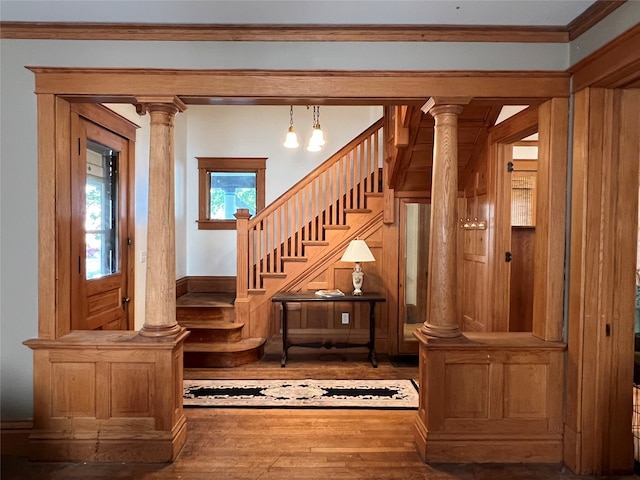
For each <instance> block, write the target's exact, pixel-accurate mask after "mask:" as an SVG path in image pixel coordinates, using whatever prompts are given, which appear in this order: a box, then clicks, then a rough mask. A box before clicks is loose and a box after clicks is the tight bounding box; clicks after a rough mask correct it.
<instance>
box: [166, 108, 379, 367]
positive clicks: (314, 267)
mask: <svg viewBox="0 0 640 480" xmlns="http://www.w3.org/2000/svg"><path fill="white" fill-rule="evenodd" d="M382 126H383V120H382V119H380V120H378V121H377V122H376V123H374V124H373V125H372V126H371V127H369V128H368V129H367V130H365V131H364V132H363V133H361V134H360V135H359V136H358V137H356V138H355V139H354V140H352V141H351V142H350V143H349V144H347V145H346V146H345V147H343V148H342V149H341V150H339V151H338V152H337V153H336V154H334V155H333V156H331V157H330V158H329V159H328V160H326V161H325V162H324V163H323V164H322V165H320V166H319V167H318V168H316V169H315V170H314V171H312V172H311V173H310V174H309V175H307V176H306V177H305V178H303V179H302V180H301V181H300V182H298V183H297V184H296V185H294V186H293V187H292V188H290V189H289V190H288V191H287V192H285V193H284V194H283V195H282V196H280V198H278V199H277V200H276V201H274V202H273V203H272V204H271V205H269V206H268V207H267V208H265V209H264V210H263V211H262V212H260V213H259V214H258V215H257V216H256V217H254V218H252V219H250V218H249V212H248V210H243V209H240V210H238V213H237V214H236V218H237V222H236V230H237V238H238V248H237V256H238V269H237V275H236V295H235V298H233V295H232V294H226V295H225V294H219V295H217V296H216V295H215V294H197V293H195V294H187V295H183V296H181V297H180V298H179V299H178V303H177V308H176V311H177V320H178V323H179V324H180V325H182V326H183V327H185V328H187V329H188V330H190V331H191V334H190V335H189V337H187V340H186V342H185V356H184V362H185V363H184V366H185V368H208V367H231V366H238V365H242V364H246V363H250V362H254V361H257V360H259V359H260V358H261V357H262V355H263V353H264V344H265V343H266V339H267V338H268V337H269V336H271V335H272V334H273V333H275V332H271V331H270V327H269V323H270V322H269V318H270V312H271V311H272V310H273V306H272V304H271V297H272V296H273V294H275V293H276V292H279V291H287V290H289V289H292V288H295V287H296V286H297V285H298V284H300V283H301V282H304V281H305V279H308V278H312V277H313V276H314V275H317V274H318V272H321V271H322V270H323V269H325V268H326V267H327V265H329V264H330V263H332V262H336V261H337V260H339V259H340V257H341V256H342V254H343V253H344V250H345V249H346V247H347V245H348V244H349V242H350V241H351V240H352V239H354V238H356V237H357V236H362V237H366V236H367V235H368V234H369V233H370V232H371V231H373V230H375V229H377V228H379V227H380V225H381V223H382V215H383V204H384V197H383V168H384V161H383V150H384V148H383V142H382Z"/></svg>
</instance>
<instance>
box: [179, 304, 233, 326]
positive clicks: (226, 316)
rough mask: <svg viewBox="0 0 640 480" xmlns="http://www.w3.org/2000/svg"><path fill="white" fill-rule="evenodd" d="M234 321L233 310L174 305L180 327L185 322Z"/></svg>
mask: <svg viewBox="0 0 640 480" xmlns="http://www.w3.org/2000/svg"><path fill="white" fill-rule="evenodd" d="M234 319H235V310H234V309H233V306H231V308H225V307H214V306H184V305H176V320H177V321H178V323H179V324H180V325H184V323H185V322H195V321H203V322H207V321H209V322H213V321H220V322H227V323H233V321H234Z"/></svg>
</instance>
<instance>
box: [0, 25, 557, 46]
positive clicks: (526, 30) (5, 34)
mask: <svg viewBox="0 0 640 480" xmlns="http://www.w3.org/2000/svg"><path fill="white" fill-rule="evenodd" d="M0 38H3V39H25V40H138V41H208V42H515V43H566V42H568V41H569V32H568V31H567V29H566V27H538V26H533V27H512V26H497V25H496V26H491V25H483V26H466V25H420V26H417V25H204V24H188V25H187V24H144V23H132V24H123V23H64V22H37V23H33V22H0Z"/></svg>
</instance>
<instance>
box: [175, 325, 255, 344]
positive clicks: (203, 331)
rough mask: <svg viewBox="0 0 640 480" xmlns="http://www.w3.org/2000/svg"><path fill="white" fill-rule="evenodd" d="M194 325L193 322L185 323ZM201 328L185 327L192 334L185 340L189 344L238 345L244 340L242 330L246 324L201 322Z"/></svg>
mask: <svg viewBox="0 0 640 480" xmlns="http://www.w3.org/2000/svg"><path fill="white" fill-rule="evenodd" d="M185 323H192V322H185ZM201 323H202V325H201V326H190V327H188V326H186V325H184V323H182V322H181V323H180V325H183V326H185V328H187V330H189V331H190V332H191V333H190V334H189V336H188V337H187V339H186V340H185V345H187V344H197V345H202V344H210V343H236V342H239V341H240V340H242V328H243V327H244V323H229V322H221V321H213V322H204V321H203V322H201Z"/></svg>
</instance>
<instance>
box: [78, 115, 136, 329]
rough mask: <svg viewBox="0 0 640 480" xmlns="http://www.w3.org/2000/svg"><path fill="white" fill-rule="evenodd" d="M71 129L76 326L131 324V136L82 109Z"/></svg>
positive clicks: (97, 326)
mask: <svg viewBox="0 0 640 480" xmlns="http://www.w3.org/2000/svg"><path fill="white" fill-rule="evenodd" d="M71 129H72V132H71V134H72V135H71V150H72V169H71V196H72V212H71V238H72V244H71V274H72V277H73V282H72V285H73V288H72V292H71V305H72V312H71V328H72V329H73V330H125V329H129V328H131V325H130V321H129V312H128V309H129V303H130V299H131V298H130V297H131V294H130V293H129V275H128V271H129V268H128V267H129V265H128V263H129V251H128V250H129V249H130V248H131V241H130V237H129V231H128V230H129V227H128V225H129V222H128V218H127V215H128V201H129V192H128V184H129V181H128V172H129V169H128V165H127V162H128V159H129V151H128V149H129V141H128V140H127V139H125V138H122V137H120V136H118V135H116V134H114V133H112V132H110V131H109V130H107V129H105V128H103V127H101V126H99V125H97V124H95V123H92V122H91V121H89V120H87V119H85V118H83V117H81V116H79V115H77V114H74V115H73V117H72V121H71Z"/></svg>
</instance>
